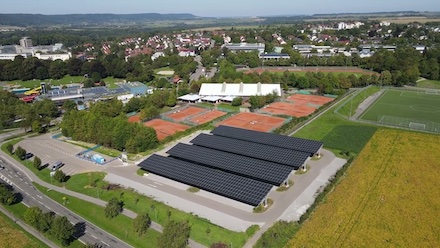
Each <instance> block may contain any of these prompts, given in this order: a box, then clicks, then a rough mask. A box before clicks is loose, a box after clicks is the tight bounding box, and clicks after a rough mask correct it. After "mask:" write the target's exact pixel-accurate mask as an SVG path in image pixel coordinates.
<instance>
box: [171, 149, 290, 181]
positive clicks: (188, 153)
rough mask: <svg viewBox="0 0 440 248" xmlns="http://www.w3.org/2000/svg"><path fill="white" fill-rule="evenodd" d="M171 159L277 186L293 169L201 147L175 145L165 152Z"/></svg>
mask: <svg viewBox="0 0 440 248" xmlns="http://www.w3.org/2000/svg"><path fill="white" fill-rule="evenodd" d="M167 153H168V154H170V155H171V156H173V157H176V158H180V159H185V160H186V161H191V162H195V163H198V164H202V165H206V166H209V167H212V168H215V169H220V170H223V171H226V172H231V173H235V174H238V175H241V176H245V177H249V178H252V179H256V180H259V181H264V182H267V183H270V184H273V185H276V186H279V185H280V184H281V183H283V181H285V180H286V179H287V178H288V177H289V175H290V173H291V172H292V170H293V168H292V167H290V166H287V165H281V164H277V163H273V162H268V161H264V160H260V159H255V158H250V157H246V156H242V155H237V154H233V153H228V152H223V151H218V150H214V149H209V148H205V147H201V146H195V145H187V144H182V143H180V144H177V145H176V146H174V147H173V148H171V149H170V150H168V151H167Z"/></svg>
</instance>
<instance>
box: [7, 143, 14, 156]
mask: <svg viewBox="0 0 440 248" xmlns="http://www.w3.org/2000/svg"><path fill="white" fill-rule="evenodd" d="M6 151H8V153H9V154H12V152H13V151H14V146H13V145H12V144H11V143H7V144H6Z"/></svg>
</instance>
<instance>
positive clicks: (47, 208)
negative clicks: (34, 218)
mask: <svg viewBox="0 0 440 248" xmlns="http://www.w3.org/2000/svg"><path fill="white" fill-rule="evenodd" d="M44 206H45V207H46V208H47V209H49V210H50V211H52V209H51V208H50V207H48V206H46V205H44Z"/></svg>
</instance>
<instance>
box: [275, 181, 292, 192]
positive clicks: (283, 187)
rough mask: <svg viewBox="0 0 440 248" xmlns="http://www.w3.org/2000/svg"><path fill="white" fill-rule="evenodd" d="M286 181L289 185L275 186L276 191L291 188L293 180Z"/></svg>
mask: <svg viewBox="0 0 440 248" xmlns="http://www.w3.org/2000/svg"><path fill="white" fill-rule="evenodd" d="M288 183H289V186H288V187H286V186H285V185H284V184H283V185H281V186H280V187H278V188H277V191H278V192H284V191H287V190H289V189H291V188H292V187H293V184H294V182H293V181H292V180H289V182H288Z"/></svg>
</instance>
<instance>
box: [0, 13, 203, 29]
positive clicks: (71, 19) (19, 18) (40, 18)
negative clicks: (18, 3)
mask: <svg viewBox="0 0 440 248" xmlns="http://www.w3.org/2000/svg"><path fill="white" fill-rule="evenodd" d="M196 18H197V16H195V15H193V14H187V13H182V14H158V13H144V14H69V15H41V14H0V25H5V26H19V27H30V26H33V27H37V26H52V25H68V26H70V25H75V26H89V25H114V24H142V23H144V22H149V21H163V20H193V19H196Z"/></svg>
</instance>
